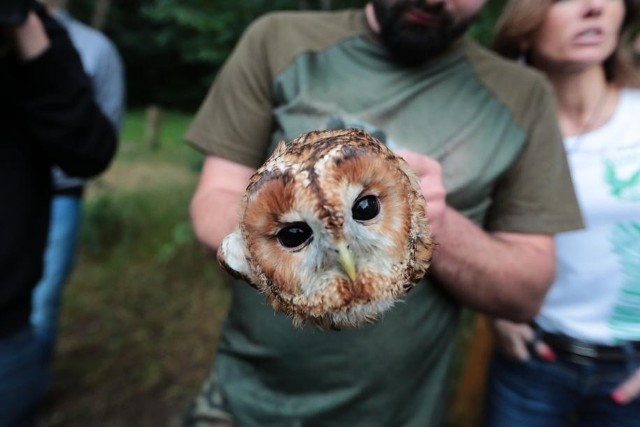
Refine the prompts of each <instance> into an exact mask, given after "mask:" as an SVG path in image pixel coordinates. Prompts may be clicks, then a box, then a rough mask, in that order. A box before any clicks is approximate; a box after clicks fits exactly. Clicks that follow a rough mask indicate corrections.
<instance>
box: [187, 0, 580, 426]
mask: <svg viewBox="0 0 640 427" xmlns="http://www.w3.org/2000/svg"><path fill="white" fill-rule="evenodd" d="M484 3H485V2H484V0H431V1H408V0H374V1H372V2H370V3H368V4H367V5H366V6H365V7H364V10H362V9H354V10H346V11H334V12H281V13H271V14H268V15H267V16H264V17H261V18H259V19H258V20H256V21H255V22H254V23H253V24H252V25H251V26H250V27H249V29H248V30H247V31H246V32H245V34H244V35H243V37H242V38H241V40H240V41H239V43H238V45H237V46H236V48H235V50H234V52H233V53H232V54H231V56H230V58H229V59H228V60H227V62H226V64H225V65H224V67H223V68H222V70H221V71H220V73H219V74H218V76H217V78H216V81H215V82H214V84H213V86H212V88H211V90H210V92H209V94H208V96H207V97H206V99H205V100H204V102H203V104H202V106H201V107H200V110H199V111H198V113H197V115H196V117H195V119H194V121H193V122H192V124H191V126H190V128H189V130H188V132H187V135H186V137H187V140H188V141H189V142H190V143H191V144H192V145H193V146H195V147H196V148H198V149H199V150H201V151H203V152H204V153H205V154H206V159H205V163H204V166H203V171H202V175H201V178H200V183H199V185H198V187H197V189H196V192H195V194H194V196H193V199H192V202H191V215H192V221H193V226H194V230H195V232H196V235H197V236H198V238H199V239H200V240H201V241H202V243H203V244H204V245H205V246H206V247H208V248H210V249H211V250H213V251H215V250H216V249H217V248H218V246H219V245H220V242H221V241H222V239H223V238H224V236H225V235H227V234H228V233H230V232H231V231H233V229H234V228H235V227H237V225H238V209H239V204H240V200H241V199H242V197H243V194H244V191H245V188H246V186H247V183H248V182H249V179H250V177H251V176H252V174H253V173H254V172H255V170H256V168H257V167H259V165H260V164H261V163H262V162H263V161H264V160H265V158H266V156H267V155H268V154H269V152H270V151H271V150H272V149H273V147H274V146H275V143H277V141H279V140H290V139H293V138H294V137H296V136H298V135H299V134H300V133H303V132H308V131H312V130H322V129H338V128H349V127H359V128H362V129H364V130H366V131H368V132H369V133H372V134H374V135H376V137H377V138H379V139H381V140H382V141H383V142H385V143H386V144H387V145H388V146H389V147H391V148H392V149H394V150H398V151H399V153H400V154H401V155H402V156H403V157H404V158H405V159H406V160H407V161H408V162H409V164H410V166H411V167H412V168H413V169H414V170H415V171H416V172H417V173H418V175H419V177H420V179H421V185H422V190H423V193H424V196H425V199H426V200H427V205H428V217H429V220H430V224H431V231H432V236H433V237H434V239H435V240H436V242H437V243H438V245H437V247H436V250H435V253H434V258H433V262H432V269H431V273H430V274H429V275H428V276H427V277H426V278H425V279H424V280H423V281H422V282H421V284H419V285H418V286H417V287H416V288H415V289H413V290H412V291H411V292H410V293H409V294H408V296H407V297H406V298H405V299H404V301H403V304H398V305H397V306H396V307H395V308H394V309H393V310H390V311H389V312H387V313H385V316H384V317H383V318H382V319H380V320H379V321H378V322H376V323H374V324H371V325H368V326H365V327H362V328H359V329H352V330H344V331H340V332H336V331H318V330H314V329H312V328H307V329H296V328H294V327H293V326H292V324H291V320H290V319H288V318H286V317H285V316H282V315H276V314H274V313H273V311H272V310H271V309H270V308H269V307H268V306H267V305H266V304H265V302H264V298H263V296H262V295H260V294H259V293H258V292H257V291H256V290H255V289H254V288H252V287H251V286H249V285H247V284H246V283H244V282H242V281H235V282H234V286H233V300H232V305H231V309H230V313H229V315H228V317H227V319H226V321H225V323H224V326H223V330H222V335H221V338H220V341H219V346H218V351H217V355H216V360H215V366H214V368H213V371H212V373H211V375H210V377H209V378H208V379H207V381H206V382H205V384H204V386H203V389H202V391H201V393H200V395H199V396H198V397H197V398H196V400H195V401H194V404H193V405H192V407H191V408H190V410H189V411H188V414H187V416H186V417H185V424H186V425H193V426H230V425H235V426H238V427H245V426H262V427H268V426H284V425H291V426H293V425H297V426H312V425H313V426H320V425H325V426H329V425H330V426H350V427H357V426H367V427H372V426H385V427H386V426H394V427H410V426H425V425H438V424H439V421H440V420H441V419H442V417H443V413H444V410H445V407H446V405H445V404H446V395H447V391H448V382H447V379H448V370H449V367H450V362H451V359H452V354H453V351H454V348H455V342H456V339H455V335H456V331H457V325H458V317H459V314H460V307H461V305H462V304H465V305H467V306H468V307H471V308H473V309H476V310H480V311H483V312H487V313H492V314H493V315H501V316H504V317H508V318H512V319H520V320H527V319H530V318H531V317H532V316H533V315H534V314H535V313H536V312H537V311H538V308H539V304H540V303H541V302H542V299H543V297H544V294H545V293H546V291H547V288H548V286H549V285H550V283H551V280H552V278H553V238H552V235H553V233H556V232H559V231H567V230H573V229H576V228H580V227H581V226H582V222H581V217H580V214H579V210H578V207H577V203H576V201H575V195H574V193H573V186H572V184H571V180H570V177H569V172H568V167H567V164H566V159H565V157H564V152H563V149H562V145H561V136H560V133H559V131H558V127H557V124H556V121H555V111H554V108H553V99H552V97H551V94H550V90H549V88H548V86H547V84H546V83H545V82H544V79H543V78H542V76H540V75H538V74H537V73H534V72H526V71H524V72H523V71H522V70H520V67H518V66H516V65H514V64H511V63H509V62H508V61H505V60H503V59H500V58H498V57H497V56H496V55H494V54H492V53H490V52H488V51H486V50H485V49H483V48H481V47H480V46H479V45H477V44H476V43H475V42H473V41H471V40H470V39H469V38H467V37H465V36H464V33H465V30H466V28H467V27H468V26H469V25H470V24H471V22H473V19H474V17H475V16H476V15H477V14H478V13H479V12H480V10H481V8H482V7H483V5H484ZM519 90H524V91H525V93H526V95H525V96H521V94H520V92H519ZM541 164H544V165H545V167H544V168H543V167H540V165H541ZM551 187H553V188H554V189H556V190H558V191H557V192H551V191H548V189H549V188H551Z"/></svg>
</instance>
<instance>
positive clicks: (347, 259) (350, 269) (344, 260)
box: [336, 241, 356, 282]
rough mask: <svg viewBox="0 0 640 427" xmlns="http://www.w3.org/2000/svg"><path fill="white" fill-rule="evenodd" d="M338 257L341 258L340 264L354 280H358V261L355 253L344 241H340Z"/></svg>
mask: <svg viewBox="0 0 640 427" xmlns="http://www.w3.org/2000/svg"><path fill="white" fill-rule="evenodd" d="M336 247H337V249H338V257H339V259H340V265H342V268H343V269H344V271H345V272H346V273H347V276H349V279H351V281H352V282H355V280H356V261H355V260H354V259H353V253H352V252H351V251H350V250H349V247H348V246H347V244H346V243H345V242H343V241H340V242H338V244H337V246H336Z"/></svg>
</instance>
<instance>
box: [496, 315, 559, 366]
mask: <svg viewBox="0 0 640 427" xmlns="http://www.w3.org/2000/svg"><path fill="white" fill-rule="evenodd" d="M491 325H492V326H493V330H494V332H495V337H496V344H497V346H498V348H499V349H500V350H501V351H502V353H503V354H505V355H506V356H508V357H510V358H512V359H516V360H520V361H523V362H525V361H527V360H529V357H531V354H530V352H529V350H530V349H531V348H533V349H534V351H535V352H536V354H537V355H538V356H539V357H540V358H542V359H543V360H546V361H547V362H553V361H555V359H556V356H555V353H554V352H553V350H551V348H550V347H549V346H548V345H546V344H545V343H544V342H542V341H540V340H537V341H535V342H534V338H535V333H534V330H533V328H532V327H531V326H530V325H528V324H526V323H515V322H511V321H509V320H504V319H494V320H493V321H492V322H491Z"/></svg>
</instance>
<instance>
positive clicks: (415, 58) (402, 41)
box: [372, 0, 475, 66]
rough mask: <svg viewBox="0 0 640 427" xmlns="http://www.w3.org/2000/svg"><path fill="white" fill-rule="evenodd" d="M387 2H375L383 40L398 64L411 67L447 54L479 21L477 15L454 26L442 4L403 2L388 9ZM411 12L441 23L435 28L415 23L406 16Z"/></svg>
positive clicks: (375, 0)
mask: <svg viewBox="0 0 640 427" xmlns="http://www.w3.org/2000/svg"><path fill="white" fill-rule="evenodd" d="M383 3H384V0H372V4H373V10H374V11H375V15H376V19H377V20H378V24H379V25H380V40H381V41H382V43H383V44H384V45H385V46H386V47H387V49H388V50H389V52H390V53H391V55H392V56H393V57H394V58H395V59H396V60H397V61H398V62H400V63H402V64H404V65H408V66H417V65H420V64H423V63H424V62H426V61H428V60H429V59H431V58H433V57H434V56H436V55H438V54H440V53H442V52H444V51H445V50H446V49H447V48H448V47H449V46H450V45H451V44H452V43H453V42H454V41H455V40H456V39H458V37H460V36H461V35H462V34H464V33H465V32H466V31H467V28H469V26H470V25H471V24H472V23H473V21H474V19H475V16H473V17H471V18H468V19H466V20H464V21H461V22H458V23H454V19H453V17H451V15H449V14H448V13H447V12H446V11H445V10H444V7H443V5H442V4H438V5H436V6H429V5H427V4H425V2H424V1H400V2H399V3H397V4H394V5H392V6H387V5H385V4H383ZM408 11H418V12H424V13H428V14H429V15H430V16H431V17H433V19H434V20H435V21H439V22H438V23H437V24H435V25H434V26H426V25H421V24H418V23H415V22H411V21H409V20H407V18H406V16H405V14H406V13H407V12H408Z"/></svg>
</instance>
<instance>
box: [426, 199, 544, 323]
mask: <svg viewBox="0 0 640 427" xmlns="http://www.w3.org/2000/svg"><path fill="white" fill-rule="evenodd" d="M437 243H438V246H437V247H436V249H435V251H434V256H433V262H432V270H433V274H434V275H435V276H436V277H437V278H438V279H439V280H440V281H441V282H442V283H443V285H444V287H445V289H446V290H447V291H448V292H449V293H450V294H451V295H453V296H454V297H455V298H457V299H458V300H460V301H461V302H462V303H463V304H465V305H467V306H469V307H470V308H473V309H476V310H478V311H481V312H484V313H487V314H489V315H492V316H497V317H503V318H508V319H512V320H516V321H523V320H529V319H531V318H532V317H533V316H534V315H535V314H536V313H537V311H538V310H539V308H540V305H541V304H542V301H543V299H544V296H545V294H546V292H547V290H548V289H549V286H550V284H551V282H552V280H553V274H554V251H553V238H552V237H551V236H548V235H534V234H531V235H526V234H515V233H493V234H488V233H486V232H485V231H483V230H482V229H481V228H479V227H478V226H476V225H475V224H473V223H472V222H471V221H469V220H468V219H466V218H465V217H463V216H462V215H461V214H459V213H458V212H456V211H454V210H452V209H451V208H447V210H446V214H445V220H444V222H443V225H442V228H441V231H440V233H439V236H438V242H437Z"/></svg>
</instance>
